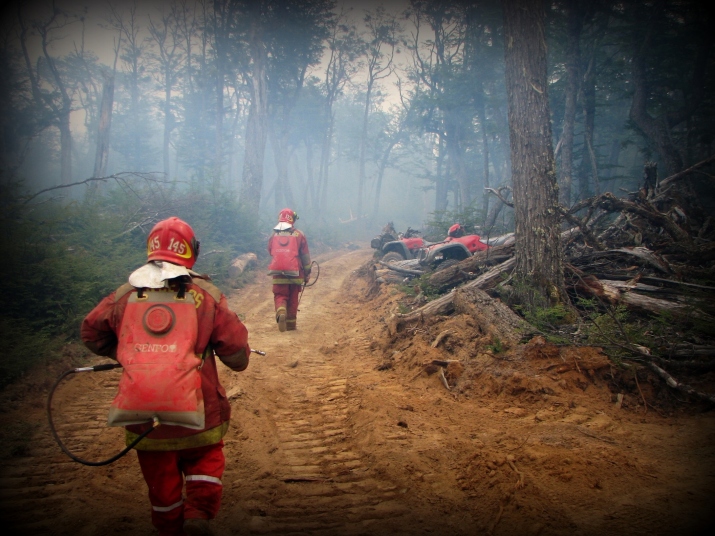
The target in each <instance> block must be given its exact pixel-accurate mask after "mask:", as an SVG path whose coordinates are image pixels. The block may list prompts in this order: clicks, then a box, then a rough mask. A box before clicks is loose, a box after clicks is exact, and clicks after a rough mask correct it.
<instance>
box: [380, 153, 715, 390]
mask: <svg viewBox="0 0 715 536" xmlns="http://www.w3.org/2000/svg"><path fill="white" fill-rule="evenodd" d="M713 163H715V156H713V157H711V158H709V159H707V160H704V161H703V162H700V163H699V164H697V165H695V166H693V167H691V168H689V169H686V170H685V171H683V172H681V173H678V174H676V175H673V176H670V177H668V178H666V179H664V180H662V181H660V182H659V181H658V180H657V167H656V165H655V164H653V163H646V165H645V167H644V173H643V183H642V186H641V187H640V188H639V189H638V190H637V191H635V192H626V195H624V196H623V197H617V196H615V195H614V194H612V193H610V192H607V193H604V194H601V195H598V196H595V197H592V198H590V199H586V200H583V201H581V202H579V203H578V204H576V205H575V206H573V207H571V208H570V209H568V208H566V207H562V208H561V212H562V221H563V222H564V227H568V229H567V230H565V231H564V232H563V233H562V245H563V251H564V267H565V280H566V285H567V292H568V293H569V295H570V296H571V298H572V305H573V307H574V308H577V307H578V306H579V305H578V304H580V303H584V302H589V303H590V304H591V306H592V307H595V308H597V309H599V310H600V311H602V312H606V311H615V310H618V309H620V310H622V311H626V312H627V314H629V315H633V316H638V315H640V316H641V317H643V318H650V319H653V318H658V319H659V321H660V323H661V325H663V324H666V326H665V327H664V329H663V330H662V334H661V335H659V336H657V337H656V336H654V337H653V338H652V339H651V341H650V343H651V344H649V345H647V346H646V345H644V344H638V343H635V342H631V341H629V340H628V337H627V334H626V333H625V330H623V333H622V334H623V337H621V338H620V339H614V340H613V346H618V347H620V350H621V352H620V355H621V356H627V357H626V358H627V359H632V360H635V361H639V362H642V363H643V364H644V365H646V366H648V367H649V368H650V369H651V370H652V371H653V372H655V373H656V374H658V375H659V376H660V377H661V378H663V379H664V380H665V381H666V382H667V383H668V385H670V386H671V387H673V388H676V389H680V390H681V391H685V392H688V393H690V394H695V395H697V396H699V397H701V398H705V399H707V400H708V401H709V402H712V403H715V397H714V396H712V395H705V394H702V393H698V392H697V391H695V390H694V389H692V388H690V387H689V386H687V385H685V384H683V383H682V382H679V381H677V380H675V378H674V377H673V376H672V375H671V374H669V373H668V372H666V370H672V371H677V372H678V373H679V374H681V373H682V374H698V373H702V372H706V371H711V370H715V299H714V298H715V221H713V214H715V199H714V197H715V196H713V192H715V183H714V182H713V177H712V176H711V175H708V174H705V173H703V170H706V169H708V168H712V166H713ZM502 201H503V202H506V200H504V199H502ZM400 264H402V263H398V264H397V265H396V266H394V268H396V269H401V270H403V272H404V273H403V274H402V275H405V276H409V273H408V272H409V269H412V268H413V267H412V266H409V267H408V266H400ZM514 265H515V261H514V242H513V240H511V241H507V242H506V243H504V244H503V245H501V246H498V247H492V248H490V249H488V250H487V251H483V252H478V253H476V254H475V255H474V256H472V257H470V258H468V259H465V260H463V261H461V262H460V263H458V264H457V265H454V266H451V267H449V268H446V269H444V270H438V271H435V272H433V273H428V274H424V275H423V280H424V279H426V280H427V282H428V284H429V285H430V287H432V288H434V289H437V290H438V291H439V292H447V291H449V290H451V289H455V288H457V287H459V288H460V289H463V288H476V289H480V290H482V291H486V292H487V293H489V294H490V295H492V296H496V295H498V294H499V292H498V287H499V286H501V285H503V284H504V280H505V278H508V274H510V273H511V271H512V270H513V267H514ZM394 268H393V269H394ZM413 275H414V274H413ZM454 295H455V293H454V292H449V293H448V294H444V295H442V296H441V297H440V298H438V299H437V300H434V302H430V303H428V304H427V305H425V306H424V307H423V308H422V309H423V310H422V311H420V310H418V311H413V312H412V313H408V314H406V315H402V317H403V318H402V320H405V321H407V320H409V319H412V318H415V315H416V314H418V315H424V314H425V312H428V313H429V311H435V312H439V313H444V312H445V311H448V310H449V307H450V304H451V303H452V301H453V299H454ZM425 310H426V311H425ZM614 320H615V316H614ZM615 324H616V325H618V321H617V320H615ZM667 324H672V329H670V330H668V329H667V328H668V326H667ZM575 342H577V341H575Z"/></svg>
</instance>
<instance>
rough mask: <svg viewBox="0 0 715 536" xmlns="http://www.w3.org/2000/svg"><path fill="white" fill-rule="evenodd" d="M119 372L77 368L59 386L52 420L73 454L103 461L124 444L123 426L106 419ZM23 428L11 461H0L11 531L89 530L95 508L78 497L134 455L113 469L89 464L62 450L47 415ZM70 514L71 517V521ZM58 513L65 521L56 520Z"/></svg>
mask: <svg viewBox="0 0 715 536" xmlns="http://www.w3.org/2000/svg"><path fill="white" fill-rule="evenodd" d="M97 362H99V360H97ZM119 377H120V373H118V372H115V371H111V372H101V373H84V374H77V375H71V376H69V377H67V378H65V380H63V382H62V383H61V384H60V385H59V386H58V388H57V390H56V392H55V396H54V400H53V421H54V426H55V429H56V431H57V434H58V435H59V437H60V438H61V440H62V442H63V444H64V445H65V447H66V448H67V449H68V450H69V451H70V452H72V453H73V454H74V455H76V456H78V457H80V458H83V459H87V460H89V461H100V460H101V459H107V458H109V457H111V456H113V455H114V454H116V453H117V452H119V450H120V449H121V447H122V443H123V441H122V438H123V431H122V430H121V429H117V428H108V427H107V424H106V409H107V408H108V407H109V404H110V402H111V400H112V398H113V397H114V394H115V393H116V390H117V385H118V383H119ZM38 413H39V412H38ZM43 413H44V412H43ZM39 416H40V415H38V417H39ZM25 434H26V436H25V437H24V439H20V441H16V442H15V444H14V446H13V447H12V452H11V456H12V463H9V464H3V466H2V472H1V473H0V474H1V477H0V518H1V519H3V520H5V521H6V523H8V525H6V527H7V526H9V528H10V532H11V533H13V534H81V533H87V532H86V529H85V530H84V531H83V530H82V526H83V525H84V524H85V522H87V521H89V520H91V519H92V518H93V517H94V515H95V513H94V512H93V511H92V508H91V507H87V506H86V505H84V503H85V502H86V501H85V500H81V501H80V503H79V504H78V503H77V497H78V496H79V497H82V496H90V495H91V488H93V487H95V484H96V477H97V476H100V475H101V476H103V475H106V474H107V472H112V471H115V470H120V471H121V470H122V469H117V467H126V465H127V464H131V463H132V461H133V460H131V459H130V458H131V456H130V457H129V458H124V459H122V460H121V462H117V463H116V466H117V467H115V468H112V469H108V468H106V467H104V468H93V467H88V466H84V465H80V464H79V463H76V462H74V461H72V460H70V458H68V457H67V456H66V455H65V454H64V453H62V452H61V450H60V448H59V446H58V445H57V443H56V442H55V440H54V439H53V437H52V436H51V434H50V429H49V424H48V423H47V420H46V419H43V420H41V421H40V422H39V423H38V424H37V425H35V426H34V427H33V428H32V429H29V428H28V429H27V430H25ZM20 435H22V432H20ZM14 438H15V439H17V438H18V436H17V435H15V436H14ZM97 473H99V475H98V474H97ZM99 487H102V486H99ZM69 512H78V514H79V515H78V518H74V517H73V516H71V515H70V516H68V513H69ZM68 517H69V518H72V520H71V521H68V520H67V518H68ZM63 518H64V519H63ZM58 519H63V521H62V522H60V523H59V524H58Z"/></svg>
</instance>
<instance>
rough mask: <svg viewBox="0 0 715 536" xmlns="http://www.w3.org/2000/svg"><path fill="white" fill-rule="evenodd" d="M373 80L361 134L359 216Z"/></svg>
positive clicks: (366, 98) (366, 95) (368, 85)
mask: <svg viewBox="0 0 715 536" xmlns="http://www.w3.org/2000/svg"><path fill="white" fill-rule="evenodd" d="M373 82H374V81H373V80H372V79H370V80H368V83H367V91H366V94H365V109H364V110H363V118H362V132H361V134H360V164H359V170H358V198H357V216H358V217H360V216H362V198H363V189H364V187H365V158H366V153H367V124H368V119H369V118H370V97H371V95H372V84H373Z"/></svg>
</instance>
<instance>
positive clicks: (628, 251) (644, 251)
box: [572, 246, 673, 274]
mask: <svg viewBox="0 0 715 536" xmlns="http://www.w3.org/2000/svg"><path fill="white" fill-rule="evenodd" d="M612 256H627V257H635V258H636V259H639V260H641V261H643V262H644V263H645V264H647V265H648V266H651V267H653V268H655V269H656V270H658V271H659V272H663V273H666V274H669V273H671V272H672V271H673V270H672V269H671V267H670V265H669V264H668V263H667V262H666V261H665V260H664V259H663V258H662V257H660V256H658V255H656V254H655V253H654V252H652V251H651V250H649V249H648V248H645V247H642V246H641V247H633V248H617V249H609V250H607V251H595V252H593V253H589V254H587V255H582V256H580V257H579V258H578V259H574V260H573V261H572V262H576V261H578V264H587V263H588V262H589V261H592V260H594V259H600V258H604V257H612Z"/></svg>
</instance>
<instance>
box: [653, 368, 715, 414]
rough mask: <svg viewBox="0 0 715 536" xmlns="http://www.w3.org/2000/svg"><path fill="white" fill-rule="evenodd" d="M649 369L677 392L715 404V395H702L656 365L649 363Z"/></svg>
mask: <svg viewBox="0 0 715 536" xmlns="http://www.w3.org/2000/svg"><path fill="white" fill-rule="evenodd" d="M647 364H648V367H649V368H650V369H651V370H652V371H653V372H655V373H656V374H657V375H658V376H660V377H661V378H662V379H664V380H665V383H667V384H668V387H671V388H673V389H675V390H677V391H680V392H682V393H686V394H688V395H692V396H694V397H696V398H700V399H701V400H705V401H707V402H710V403H711V404H715V395H709V394H707V393H702V392H700V391H696V390H695V389H693V388H692V387H690V386H689V385H686V384H684V383H681V382H679V381H678V380H676V379H675V378H673V376H671V375H670V374H668V373H667V372H666V371H665V370H663V369H662V368H660V367H659V366H658V365H656V364H655V363H653V362H652V361H651V362H648V363H647Z"/></svg>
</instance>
